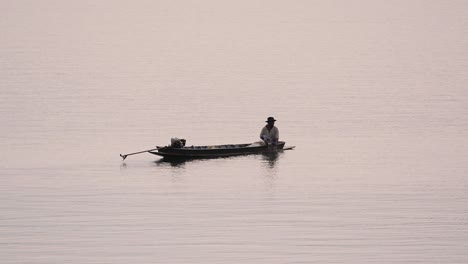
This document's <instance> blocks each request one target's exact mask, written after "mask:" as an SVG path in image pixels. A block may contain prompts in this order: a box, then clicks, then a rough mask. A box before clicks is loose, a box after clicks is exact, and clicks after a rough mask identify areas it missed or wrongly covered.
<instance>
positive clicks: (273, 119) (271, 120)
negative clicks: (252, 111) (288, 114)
mask: <svg viewBox="0 0 468 264" xmlns="http://www.w3.org/2000/svg"><path fill="white" fill-rule="evenodd" d="M275 121H276V119H275V118H274V117H272V116H270V117H268V118H267V121H265V122H267V123H270V122H275Z"/></svg>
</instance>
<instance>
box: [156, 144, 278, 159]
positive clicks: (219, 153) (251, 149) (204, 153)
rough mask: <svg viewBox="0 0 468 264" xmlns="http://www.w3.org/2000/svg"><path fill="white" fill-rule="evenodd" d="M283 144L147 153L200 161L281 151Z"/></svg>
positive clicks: (167, 150) (173, 149) (165, 150)
mask: <svg viewBox="0 0 468 264" xmlns="http://www.w3.org/2000/svg"><path fill="white" fill-rule="evenodd" d="M284 144H285V142H283V141H280V142H278V144H277V145H268V146H255V145H253V144H231V145H215V146H191V147H182V148H173V147H158V149H157V150H154V151H149V153H151V154H154V155H158V156H162V157H164V158H165V159H201V158H218V157H228V156H238V155H248V154H256V153H268V152H275V151H278V150H282V149H283V148H284Z"/></svg>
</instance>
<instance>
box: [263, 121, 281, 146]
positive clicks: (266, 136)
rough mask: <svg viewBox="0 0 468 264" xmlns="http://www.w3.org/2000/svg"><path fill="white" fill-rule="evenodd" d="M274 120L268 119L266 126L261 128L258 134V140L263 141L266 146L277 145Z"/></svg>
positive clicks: (277, 136)
mask: <svg viewBox="0 0 468 264" xmlns="http://www.w3.org/2000/svg"><path fill="white" fill-rule="evenodd" d="M275 121H276V120H275V119H274V118H273V117H271V116H270V117H268V119H267V121H265V122H267V125H266V126H264V127H263V128H262V132H260V138H261V139H262V140H263V141H265V143H266V144H267V145H269V144H272V145H277V144H278V140H279V130H278V128H277V127H276V126H275Z"/></svg>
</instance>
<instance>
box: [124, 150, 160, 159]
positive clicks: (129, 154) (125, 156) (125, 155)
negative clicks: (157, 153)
mask: <svg viewBox="0 0 468 264" xmlns="http://www.w3.org/2000/svg"><path fill="white" fill-rule="evenodd" d="M152 150H157V148H155V149H148V150H143V151H138V152H134V153H128V154H124V155H122V154H120V157H122V159H123V160H125V159H126V158H127V156H131V155H135V154H140V153H145V152H148V151H152Z"/></svg>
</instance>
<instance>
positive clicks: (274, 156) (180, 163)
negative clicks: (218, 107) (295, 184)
mask: <svg viewBox="0 0 468 264" xmlns="http://www.w3.org/2000/svg"><path fill="white" fill-rule="evenodd" d="M280 153H282V151H269V152H264V153H255V154H246V155H240V156H244V157H245V156H261V158H262V160H263V161H265V162H266V163H267V164H268V167H269V168H273V167H275V165H276V162H277V161H278V158H279V156H280ZM240 156H239V155H238V156H231V157H213V158H195V159H190V158H183V159H174V158H170V159H168V158H161V159H159V160H156V161H155V162H154V163H155V164H156V165H158V166H171V167H175V168H183V167H184V166H185V164H187V163H192V162H200V161H208V160H214V159H215V160H219V159H235V158H238V157H240Z"/></svg>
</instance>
